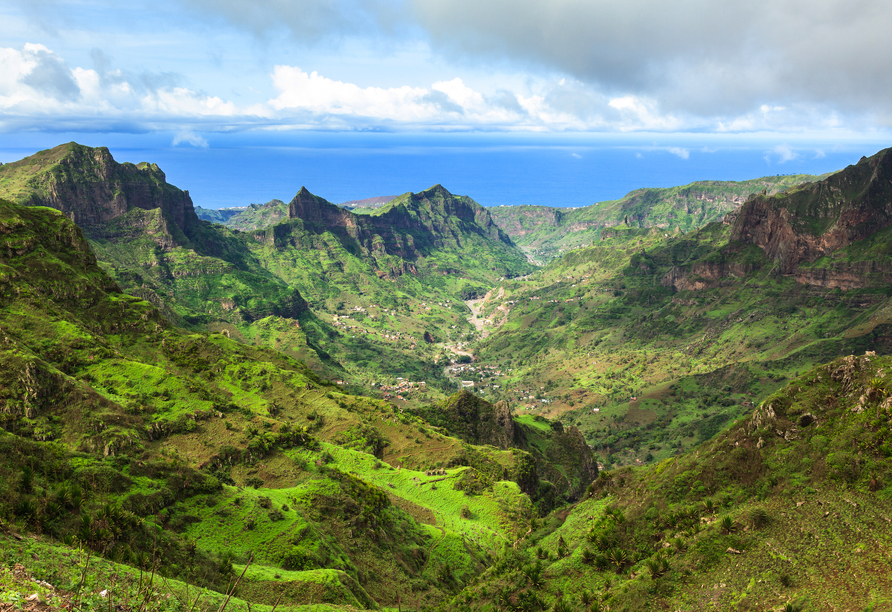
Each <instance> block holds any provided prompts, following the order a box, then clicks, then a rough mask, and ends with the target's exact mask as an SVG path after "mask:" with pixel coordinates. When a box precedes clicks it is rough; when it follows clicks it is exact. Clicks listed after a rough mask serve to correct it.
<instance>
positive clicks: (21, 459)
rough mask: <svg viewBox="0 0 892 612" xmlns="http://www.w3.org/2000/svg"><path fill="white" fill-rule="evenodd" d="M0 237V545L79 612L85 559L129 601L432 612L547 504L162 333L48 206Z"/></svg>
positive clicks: (347, 404) (532, 486)
mask: <svg viewBox="0 0 892 612" xmlns="http://www.w3.org/2000/svg"><path fill="white" fill-rule="evenodd" d="M0 239H2V244H3V249H4V250H3V252H2V256H0V272H2V276H0V278H2V285H0V329H2V330H3V338H4V340H3V343H4V344H3V346H2V347H0V406H2V408H0V417H2V421H0V424H2V431H0V446H2V447H3V450H2V452H0V499H2V501H0V550H2V554H3V555H4V558H16V559H22V560H27V562H28V564H29V566H30V569H31V571H32V572H35V573H38V575H39V576H40V577H41V578H42V579H43V580H44V581H45V582H47V583H50V584H55V585H57V586H59V588H60V590H59V597H60V598H68V599H67V601H68V603H69V605H72V602H73V601H85V600H87V599H89V600H90V601H95V602H99V601H101V599H102V598H101V597H100V596H99V595H98V592H99V591H100V590H103V589H101V588H96V589H92V586H87V584H86V583H84V582H81V583H78V579H77V577H76V576H77V575H78V574H77V573H78V571H81V570H83V571H84V572H86V571H87V568H88V567H89V565H90V564H95V565H94V570H93V571H94V572H97V573H96V574H94V577H93V578H91V581H90V585H99V586H111V585H119V586H116V587H115V589H114V590H115V595H114V596H115V597H117V598H118V599H117V602H118V603H119V604H121V605H137V604H136V603H134V602H136V601H139V598H140V597H145V598H146V601H147V600H148V598H151V597H154V596H155V595H154V589H164V590H165V591H167V592H170V591H171V590H172V591H174V592H176V593H177V595H176V597H180V598H192V597H194V595H190V594H189V591H188V589H187V588H186V587H185V586H184V584H185V583H188V584H191V585H192V588H207V589H210V590H211V591H212V592H214V593H216V594H210V595H207V596H206V597H207V600H206V601H207V602H211V601H215V602H216V601H219V600H220V597H221V596H222V595H224V594H225V593H227V590H228V589H230V590H231V588H232V584H234V580H235V578H236V577H237V576H239V575H241V574H243V576H242V577H241V578H240V580H239V582H238V590H237V593H236V595H237V597H238V598H239V600H240V603H239V605H240V606H241V607H246V606H248V605H251V606H254V605H259V606H260V608H261V609H265V608H264V606H272V605H273V604H275V603H277V602H280V603H282V604H283V605H284V606H286V607H293V606H295V605H298V604H317V603H323V602H327V603H329V604H331V605H336V606H354V608H362V609H377V608H378V607H379V606H381V605H385V606H393V605H398V604H399V602H400V601H404V602H408V601H414V602H418V601H425V602H426V603H427V604H428V605H430V604H434V603H436V602H438V601H443V600H444V599H445V598H447V597H450V596H451V595H452V593H454V592H455V591H456V590H458V589H460V588H461V587H462V585H464V584H465V583H467V582H468V581H469V580H470V579H471V578H472V577H473V576H476V575H479V573H480V572H481V571H482V570H483V569H484V568H485V567H487V566H488V565H490V564H491V563H492V558H493V555H495V554H497V552H498V551H499V550H500V549H501V547H502V546H503V544H504V543H505V542H513V541H514V540H516V539H517V538H518V537H520V530H521V529H522V528H523V526H524V525H525V524H526V523H525V521H526V522H528V521H529V517H530V516H531V513H532V512H533V507H534V503H536V504H540V507H541V499H542V496H541V495H540V494H539V491H540V490H547V491H549V494H550V498H549V499H548V500H547V501H548V503H549V504H553V503H555V501H556V500H555V495H554V491H555V486H554V485H548V486H543V485H542V483H543V482H544V481H543V480H542V479H540V477H539V476H537V475H536V465H537V464H536V461H535V459H534V457H533V456H532V455H530V454H529V453H527V452H526V451H524V450H523V449H522V448H519V447H517V446H515V447H514V448H511V449H510V450H509V449H506V450H499V449H495V448H492V447H486V446H478V445H473V444H469V443H467V442H464V441H463V440H461V439H460V438H457V437H453V436H450V435H448V433H447V432H445V431H441V430H439V429H438V428H436V427H433V426H431V425H430V424H428V423H426V422H424V421H422V420H421V419H418V418H417V417H412V416H409V415H406V414H403V413H402V412H401V411H400V410H399V409H398V408H396V407H394V406H393V405H392V404H390V403H387V402H383V401H380V400H374V399H369V398H364V397H357V396H352V395H349V394H346V393H343V392H342V391H341V390H340V389H339V388H338V387H337V386H335V385H332V384H331V383H329V382H326V381H322V380H320V379H319V378H318V377H317V376H316V375H315V374H314V373H313V372H312V371H311V370H309V369H308V368H307V367H306V366H305V365H304V364H303V363H301V362H298V361H295V360H294V359H292V358H290V357H288V356H286V355H284V354H282V353H279V352H276V351H273V350H271V349H267V348H258V347H251V346H246V345H243V344H238V343H236V342H234V341H233V340H231V339H229V338H228V337H227V336H226V335H225V334H219V333H218V334H205V333H195V332H191V331H186V330H182V329H178V328H176V327H174V326H173V325H171V324H170V323H169V322H168V321H167V320H166V319H165V318H164V317H163V315H162V313H161V312H160V311H159V310H157V309H156V308H154V307H153V306H152V305H151V304H150V303H149V302H147V301H145V300H142V299H140V298H138V297H134V296H130V295H127V294H125V293H122V292H121V291H120V289H119V288H118V287H117V285H116V284H115V283H114V282H113V280H112V279H111V278H110V277H109V276H108V275H106V274H105V273H104V271H103V270H102V269H101V268H100V266H99V265H98V263H97V260H96V258H95V256H94V255H93V253H92V251H91V249H90V247H89V244H88V243H87V241H86V240H85V239H84V237H83V235H82V233H81V231H80V229H79V228H78V227H77V226H75V225H74V224H73V223H72V222H71V221H69V220H68V219H67V218H66V217H65V216H64V215H63V214H62V213H60V212H59V211H56V210H53V209H50V208H44V207H22V206H18V205H15V204H12V203H8V202H5V201H0ZM575 435H576V436H577V437H578V438H581V436H579V434H578V432H577V433H576V434H575ZM544 440H545V444H546V445H549V444H553V445H555V446H558V445H560V444H562V443H563V442H562V440H561V439H559V438H557V437H549V436H546V437H545V438H544ZM540 443H541V442H540ZM585 450H586V452H588V449H587V448H586V449H585ZM567 459H569V460H570V462H569V463H562V461H565V460H567ZM580 460H581V458H580V457H579V456H578V455H577V456H570V455H568V454H567V453H563V454H561V455H560V458H559V459H558V460H556V461H552V462H550V463H548V464H547V466H546V465H545V464H542V465H543V466H544V467H548V468H549V469H552V470H556V471H560V472H569V471H572V470H574V469H576V468H575V467H574V466H575V464H576V462H578V461H580ZM588 464H589V465H593V464H592V461H591V459H589V461H588ZM556 473H557V472H556ZM594 475H595V472H592V473H591V474H590V477H594ZM526 491H528V492H529V493H527V492H526ZM557 491H558V493H559V494H560V495H571V494H572V492H571V491H569V490H568V489H567V488H566V487H563V485H562V483H558V484H557ZM20 533H34V534H40V535H41V536H42V537H41V538H38V539H32V538H30V537H28V538H23V537H22V536H21V535H19V534H20ZM90 555H99V556H101V557H102V558H103V559H105V561H102V562H100V561H98V560H94V559H92V558H91V557H90ZM59 559H68V560H69V561H70V562H68V561H66V562H63V563H58V562H57V560H59ZM78 563H80V568H81V570H79V569H78V567H79V566H78ZM110 563H117V564H118V565H110ZM100 567H101V568H102V569H101V570H100V569H99V568H100ZM103 572H105V573H104V574H103ZM150 574H151V576H152V578H149V575H150ZM112 575H114V577H112ZM97 576H105V577H106V578H104V579H106V580H108V582H106V583H101V582H97V580H100V578H98V577H97ZM140 576H141V577H140ZM13 578H15V577H14V576H13ZM172 580H178V581H182V582H181V583H171V582H170V581H172ZM176 584H179V586H176ZM147 585H150V587H147ZM42 588H44V590H45V589H46V587H42ZM63 588H64V590H65V593H63V592H62V590H63ZM146 588H149V591H146V590H145V589H146ZM4 592H6V591H4ZM44 594H45V595H46V593H44ZM230 594H232V593H230ZM122 602H126V603H122ZM77 605H80V604H77ZM91 605H93V604H91ZM116 605H117V604H116ZM203 605H209V603H205V604H203Z"/></svg>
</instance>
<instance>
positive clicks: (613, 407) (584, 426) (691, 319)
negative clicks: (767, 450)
mask: <svg viewBox="0 0 892 612" xmlns="http://www.w3.org/2000/svg"><path fill="white" fill-rule="evenodd" d="M886 158H887V155H886V152H881V153H880V154H878V155H876V156H874V157H872V158H870V159H869V160H864V161H862V162H861V163H859V164H858V165H856V166H850V167H849V168H846V169H845V170H843V171H841V172H839V173H837V174H835V175H833V176H831V177H829V178H827V179H825V180H824V181H821V182H818V183H814V184H809V185H806V186H803V187H802V188H800V189H796V190H792V191H789V192H786V193H785V194H778V195H775V196H771V197H768V196H764V195H758V196H755V197H753V198H752V199H751V200H749V201H748V202H747V203H745V204H744V205H743V206H742V207H741V209H740V212H739V213H734V214H732V215H730V216H729V217H728V218H727V220H726V222H725V223H723V224H720V223H713V224H709V225H707V226H706V227H704V228H703V229H700V230H698V231H696V232H692V233H690V234H687V235H684V236H680V237H676V236H665V234H664V233H662V232H660V231H659V230H654V229H623V228H612V229H610V230H609V232H610V233H609V235H608V236H605V239H602V240H601V241H599V242H598V243H596V245H595V246H591V247H587V248H583V249H579V250H576V251H574V252H572V253H568V254H566V255H565V256H564V257H562V258H561V259H559V260H556V261H554V262H552V263H551V264H550V265H549V266H548V267H547V268H546V269H544V270H542V271H540V272H537V273H536V274H534V275H531V276H529V277H527V278H525V279H523V280H514V281H505V282H503V283H500V285H499V287H498V289H497V290H493V291H492V292H491V293H490V294H489V296H488V299H487V300H485V301H484V302H483V303H482V304H481V306H480V308H481V312H482V314H481V317H484V318H485V319H486V320H487V321H490V322H491V324H490V332H489V335H488V337H487V338H486V339H485V340H483V341H482V342H481V343H480V344H479V345H478V346H477V347H476V355H477V357H478V359H479V361H478V364H476V365H477V367H478V369H479V370H485V369H486V368H489V367H491V366H495V367H496V368H498V370H499V371H500V372H501V376H498V377H495V378H492V379H487V381H486V382H485V383H484V388H485V390H486V393H487V397H489V398H490V400H491V401H498V400H508V401H509V402H511V403H514V404H516V405H519V406H520V407H521V409H523V410H524V413H529V414H543V415H545V416H550V417H560V418H561V420H562V421H563V422H564V423H565V424H571V423H572V424H573V425H576V426H577V427H579V428H580V430H581V431H582V432H583V433H584V435H585V436H586V439H587V440H588V441H589V443H590V444H593V445H595V446H596V448H597V449H598V451H599V453H600V454H601V457H602V460H603V461H605V462H606V463H607V464H608V465H610V464H616V465H628V464H635V463H639V462H648V461H654V460H660V459H663V458H666V457H671V456H674V455H676V454H678V453H679V452H682V451H683V450H685V449H688V448H691V447H692V446H694V445H696V444H698V443H700V442H701V441H704V440H708V439H709V438H710V437H712V436H713V435H715V434H716V433H717V432H718V431H720V430H721V429H722V428H723V427H724V426H726V425H727V424H728V423H730V422H732V421H733V420H734V419H736V418H738V417H739V416H741V415H742V414H743V413H744V412H746V411H747V410H748V408H749V406H750V405H751V404H752V403H753V402H758V401H759V400H761V398H764V397H765V396H766V395H767V394H768V393H770V392H771V391H773V390H774V389H776V388H778V387H779V386H780V385H781V384H782V383H783V382H784V381H785V380H786V379H788V378H789V377H793V376H795V375H796V374H797V372H801V371H802V370H803V369H805V368H809V367H812V366H813V365H815V364H818V363H822V362H825V361H827V360H830V359H833V358H834V357H836V356H838V355H840V354H848V353H856V352H863V351H864V350H868V349H869V350H877V351H879V352H886V351H888V350H889V349H890V348H892V346H890V344H889V342H890V337H892V336H890V334H889V329H890V327H889V325H890V317H889V312H890V311H889V291H888V280H887V279H888V278H889V277H888V272H887V270H888V269H889V266H890V264H892V262H890V260H889V253H888V235H889V231H890V230H889V229H888V228H884V223H885V221H884V220H885V219H886V212H885V207H886V206H887V202H888V200H887V199H884V198H883V197H882V196H880V195H877V196H872V197H867V196H864V197H860V196H859V198H860V199H857V200H852V201H850V203H849V204H845V205H842V204H840V205H839V208H838V209H837V211H836V212H834V213H833V214H834V215H838V216H830V217H822V218H823V221H824V223H825V225H824V227H825V228H826V231H825V233H824V234H821V235H819V236H817V237H814V235H813V234H803V236H812V238H810V239H811V240H813V241H815V243H816V244H818V243H819V244H826V245H831V244H835V245H836V246H837V247H838V248H837V249H836V250H831V249H832V248H833V247H832V246H827V248H826V250H825V251H823V252H822V253H815V254H814V256H813V260H808V259H804V260H801V261H799V263H798V264H797V265H796V267H795V268H787V269H782V268H781V266H782V265H784V264H783V261H785V260H784V258H785V257H787V258H789V257H791V253H796V252H801V251H797V250H796V249H791V248H788V245H793V244H796V243H795V242H794V240H793V239H791V240H790V241H783V240H778V241H777V242H776V243H772V242H771V241H767V242H766V241H764V240H763V239H762V238H761V236H762V235H763V234H762V233H759V231H761V230H759V231H750V232H748V233H747V232H742V230H741V229H740V228H742V227H753V228H756V229H757V230H758V228H759V227H763V226H765V224H764V223H761V222H760V223H761V225H756V223H755V221H754V222H753V224H752V225H747V224H746V222H745V221H741V220H742V219H748V218H752V219H758V217H757V215H756V213H755V212H749V211H758V210H762V211H764V210H769V211H772V210H774V211H778V212H776V213H772V214H776V215H777V216H778V217H783V218H787V219H793V220H795V219H799V218H800V217H799V215H800V214H801V213H800V212H793V209H792V207H787V206H786V202H801V201H802V199H803V198H805V197H806V196H808V197H812V196H811V194H814V193H821V192H822V191H823V192H825V193H827V194H834V195H833V196H832V197H836V195H835V194H837V193H838V191H837V189H838V187H837V186H838V185H846V186H847V188H848V189H850V190H851V193H852V194H875V193H878V190H879V193H882V189H883V184H884V181H885V180H886V179H885V178H884V177H885V172H886V170H885V167H886V166H887V165H888V164H889V162H888V161H887V159H886ZM827 197H831V196H827ZM811 205H812V206H814V208H813V209H812V210H816V211H817V210H828V209H829V210H833V209H832V208H830V204H829V203H826V202H824V201H822V200H820V199H813V200H812V201H811ZM802 206H804V205H802ZM852 208H855V209H857V210H858V211H859V214H860V216H859V217H857V218H858V219H859V225H857V230H853V229H846V224H845V219H846V218H847V217H846V215H848V214H850V213H848V212H846V211H848V210H851V209H852ZM798 210H801V208H800V209H798ZM840 211H841V212H840ZM840 219H841V220H842V221H840ZM794 226H795V227H801V225H798V224H794ZM868 228H870V229H868ZM785 231H786V230H785ZM800 231H801V230H800ZM855 231H860V232H861V234H860V236H865V237H863V238H862V239H860V240H858V239H855V238H854V237H853V238H852V239H851V240H850V241H849V242H845V241H839V240H837V242H835V243H831V242H830V240H831V237H832V236H837V235H843V234H845V235H851V233H852V232H855ZM791 232H792V230H791ZM846 232H849V234H846ZM871 232H873V233H871ZM753 235H754V236H756V238H753V239H749V238H748V239H747V240H746V241H743V240H741V239H740V237H742V236H753ZM796 240H803V241H807V238H805V237H803V238H796ZM833 240H836V239H835V238H833ZM754 241H755V242H757V243H758V244H753V242H754ZM760 241H761V242H760ZM759 244H761V245H763V246H764V248H763V247H762V246H759ZM772 244H778V245H779V246H778V250H777V251H772V250H771V245H772ZM868 262H869V263H868ZM828 269H829V270H833V273H832V274H830V273H829V272H824V271H823V270H828Z"/></svg>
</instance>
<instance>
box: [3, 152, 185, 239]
mask: <svg viewBox="0 0 892 612" xmlns="http://www.w3.org/2000/svg"><path fill="white" fill-rule="evenodd" d="M0 196H2V197H5V198H8V199H9V200H12V201H14V202H16V203H19V204H25V205H29V206H48V207H50V208H55V209H56V210H60V211H62V212H63V213H64V214H65V215H66V216H67V217H68V218H70V219H71V220H73V221H74V222H75V223H77V224H78V225H80V226H81V227H82V228H85V229H86V230H87V233H88V234H89V228H91V227H92V226H95V225H97V224H100V223H103V222H105V221H109V220H111V219H114V218H116V217H119V216H121V215H124V214H126V213H127V212H128V211H130V210H133V209H134V208H139V209H143V210H153V209H160V210H162V211H163V212H164V214H166V215H167V216H169V217H170V218H171V219H172V220H173V221H174V223H176V224H177V225H178V226H179V227H180V228H181V229H182V230H183V231H185V232H187V233H188V232H189V230H190V229H191V228H192V227H194V226H195V225H197V224H198V217H197V216H196V214H195V210H194V208H193V206H192V200H191V198H190V197H189V192H188V191H182V190H180V189H177V188H176V187H174V186H173V185H170V184H168V183H167V179H166V177H165V175H164V172H162V171H161V169H160V168H159V167H158V166H157V165H156V164H150V163H145V162H144V163H140V164H138V165H137V164H131V163H124V164H119V163H118V162H116V161H115V160H114V158H113V157H112V156H111V153H109V151H108V149H107V148H105V147H98V148H93V147H86V146H83V145H79V144H77V143H74V142H70V143H68V144H64V145H59V146H58V147H55V148H53V149H49V150H46V151H40V152H39V153H36V154H35V155H32V156H30V157H26V158H25V159H22V160H20V161H17V162H13V163H11V164H6V165H4V166H0Z"/></svg>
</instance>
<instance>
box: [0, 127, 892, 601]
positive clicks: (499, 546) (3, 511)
mask: <svg viewBox="0 0 892 612" xmlns="http://www.w3.org/2000/svg"><path fill="white" fill-rule="evenodd" d="M889 185H892V150H885V151H881V152H879V153H877V154H875V155H873V156H872V157H869V158H868V157H864V158H862V159H861V160H860V161H859V162H858V163H856V164H853V165H851V166H849V167H847V168H845V169H842V170H840V171H839V172H837V173H833V174H829V175H823V176H809V175H790V176H775V177H763V178H759V179H753V180H751V181H742V182H739V183H734V182H720V181H703V182H698V183H692V184H690V185H685V186H682V187H677V188H671V189H642V190H636V191H633V192H631V193H630V194H628V195H627V196H626V197H624V198H622V199H620V200H616V201H610V202H601V203H597V204H594V205H592V206H589V207H585V208H577V209H572V210H562V209H554V208H547V207H529V206H522V207H497V208H485V207H484V206H481V205H480V204H478V203H477V202H475V201H474V200H472V199H471V198H470V197H468V196H459V195H455V194H452V193H450V192H449V191H448V190H447V189H446V188H445V187H443V186H441V185H434V186H433V187H430V188H428V189H426V190H424V191H421V192H418V193H411V192H408V193H405V194H403V195H400V196H386V197H381V198H371V199H369V200H363V201H355V202H347V203H345V204H344V205H342V206H338V205H335V204H332V203H330V202H328V201H327V200H325V199H323V198H322V197H320V196H317V195H315V194H313V193H311V192H310V191H309V190H308V189H307V188H306V187H301V188H299V189H298V190H297V191H296V195H294V196H293V198H292V199H291V200H290V201H289V202H288V203H286V202H285V200H278V199H275V200H272V201H270V202H268V203H266V204H251V205H249V206H245V207H238V208H231V209H225V210H221V211H212V210H206V209H197V208H196V207H194V206H193V205H192V202H191V198H190V197H189V193H188V191H184V190H181V189H180V188H178V187H175V186H173V185H170V184H169V183H167V181H166V176H165V174H164V172H163V171H162V170H161V168H159V167H158V166H157V165H155V164H152V163H148V162H144V163H139V164H132V163H127V162H125V163H120V162H118V161H116V160H115V159H113V158H112V156H111V154H110V153H109V151H108V150H107V149H103V148H90V147H85V146H81V145H78V144H76V143H69V144H66V145H60V146H58V147H55V148H53V149H50V150H47V151H41V152H38V153H36V154H35V155H33V156H30V157H27V158H25V159H23V160H21V161H19V162H14V163H10V164H5V165H2V166H0V337H2V344H0V362H2V368H0V426H2V430H0V446H2V449H3V450H2V452H0V554H2V555H3V559H4V565H3V566H0V606H18V605H19V604H21V601H20V600H19V599H23V597H27V596H30V595H31V593H32V592H37V593H39V598H41V599H40V601H41V602H46V603H47V605H48V607H49V608H50V609H53V610H55V609H61V608H63V607H64V608H66V609H71V608H77V609H88V608H89V609H96V610H100V609H106V608H108V607H111V606H115V607H116V609H119V610H125V611H126V610H134V609H137V608H138V609H139V610H140V612H149V611H150V610H152V611H154V610H159V611H161V610H165V611H166V610H170V611H171V612H174V611H177V612H179V611H180V610H182V611H184V612H185V611H186V610H189V611H190V612H191V610H211V609H212V608H213V609H216V610H217V611H218V612H223V610H224V609H229V610H233V609H238V610H244V611H245V612H251V611H252V610H253V611H254V612H258V611H259V612H272V611H273V610H275V609H282V610H314V611H315V610H399V611H402V610H413V611H415V612H420V611H421V610H428V611H433V610H467V611H471V610H474V611H476V610H480V611H484V610H488V611H494V610H512V611H534V610H549V611H555V612H563V611H565V610H586V611H589V610H599V611H604V610H611V611H619V610H629V611H631V610H646V609H653V610H658V609H673V610H675V609H679V610H680V609H684V610H713V609H729V610H730V609H737V610H769V609H770V610H786V609H791V610H793V609H798V610H825V609H853V610H854V609H865V610H866V609H877V610H879V609H883V606H885V605H889V604H890V600H889V597H888V595H887V593H889V592H892V588H889V585H888V584H886V583H887V582H888V575H889V574H888V572H887V571H886V570H887V568H888V562H889V561H888V559H889V555H890V553H889V547H890V543H892V527H890V524H889V521H888V520H887V519H885V518H884V517H885V516H886V515H887V514H888V513H889V511H890V509H892V508H890V507H889V504H890V502H889V493H890V491H892V469H890V467H889V465H888V457H889V456H890V452H892V450H890V449H892V446H890V441H889V439H888V438H889V420H890V415H892V395H890V393H892V386H890V385H892V383H890V382H887V379H888V378H889V376H890V375H892V361H890V357H888V355H890V354H892V302H890V300H892V291H890V284H889V283H890V280H892V246H890V244H892V243H890V241H889V237H890V232H892V188H890V187H889ZM534 262H540V263H541V264H542V265H538V264H536V263H534ZM16 568H19V569H16ZM843 576H849V577H851V578H852V579H851V580H845V579H843ZM88 577H89V579H88ZM36 579H39V580H40V581H41V582H39V583H38V582H35V581H34V580H36ZM44 585H48V586H44ZM103 588H105V589H106V595H101V594H100V592H101V591H102V590H103ZM109 592H110V593H112V595H108V593H109ZM20 595H22V596H23V597H19V596H20ZM16 597H19V599H16ZM869 606H874V607H873V608H871V607H869ZM3 609H4V611H5V609H6V608H3ZM10 609H12V608H10Z"/></svg>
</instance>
